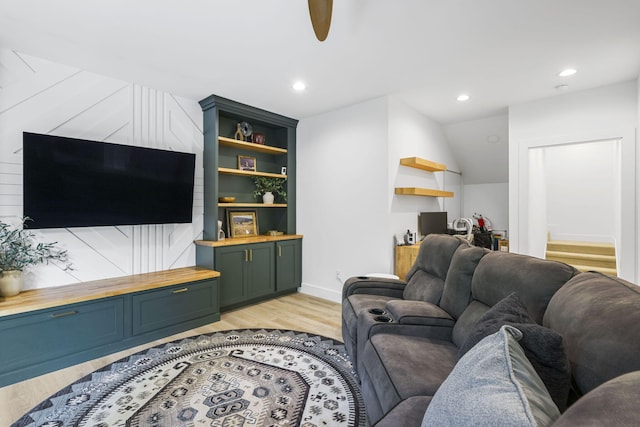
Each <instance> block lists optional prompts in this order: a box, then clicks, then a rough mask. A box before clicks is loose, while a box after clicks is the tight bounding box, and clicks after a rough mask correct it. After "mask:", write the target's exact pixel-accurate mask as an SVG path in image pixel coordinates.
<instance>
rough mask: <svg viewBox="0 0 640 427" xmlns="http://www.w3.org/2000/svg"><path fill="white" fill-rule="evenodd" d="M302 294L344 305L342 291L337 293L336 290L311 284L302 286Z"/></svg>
mask: <svg viewBox="0 0 640 427" xmlns="http://www.w3.org/2000/svg"><path fill="white" fill-rule="evenodd" d="M300 293H302V294H307V295H311V296H314V297H318V298H322V299H326V300H329V301H333V302H337V303H342V290H340V291H335V290H331V289H327V288H321V287H319V286H315V285H311V284H309V283H303V284H302V286H300Z"/></svg>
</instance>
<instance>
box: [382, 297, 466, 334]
mask: <svg viewBox="0 0 640 427" xmlns="http://www.w3.org/2000/svg"><path fill="white" fill-rule="evenodd" d="M385 309H386V310H387V312H388V313H389V314H390V315H391V317H392V318H393V319H394V320H395V321H396V322H398V323H399V324H401V325H426V326H449V327H452V328H453V325H454V324H455V323H456V321H455V319H454V318H453V317H451V316H450V315H449V313H447V312H446V311H444V310H443V309H442V308H440V307H438V306H437V305H435V304H432V303H430V302H425V301H406V300H393V301H389V302H387V304H386V305H385Z"/></svg>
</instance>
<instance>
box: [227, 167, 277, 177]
mask: <svg viewBox="0 0 640 427" xmlns="http://www.w3.org/2000/svg"><path fill="white" fill-rule="evenodd" d="M218 172H220V173H226V174H229V175H239V176H268V177H270V178H282V179H285V178H287V176H286V175H282V174H281V173H269V172H252V171H243V170H241V169H231V168H218Z"/></svg>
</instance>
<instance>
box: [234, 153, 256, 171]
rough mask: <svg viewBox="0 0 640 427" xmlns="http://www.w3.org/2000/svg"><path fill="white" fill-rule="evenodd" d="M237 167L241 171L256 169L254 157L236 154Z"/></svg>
mask: <svg viewBox="0 0 640 427" xmlns="http://www.w3.org/2000/svg"><path fill="white" fill-rule="evenodd" d="M238 169H240V170H241V171H250V172H255V171H256V158H255V157H248V156H238Z"/></svg>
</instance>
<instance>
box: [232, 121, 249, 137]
mask: <svg viewBox="0 0 640 427" xmlns="http://www.w3.org/2000/svg"><path fill="white" fill-rule="evenodd" d="M252 133H253V128H252V127H251V125H250V124H249V123H247V122H240V123H238V125H237V126H236V133H235V135H234V138H235V139H237V140H240V141H246V140H247V138H249V137H250V136H251V134H252Z"/></svg>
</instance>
